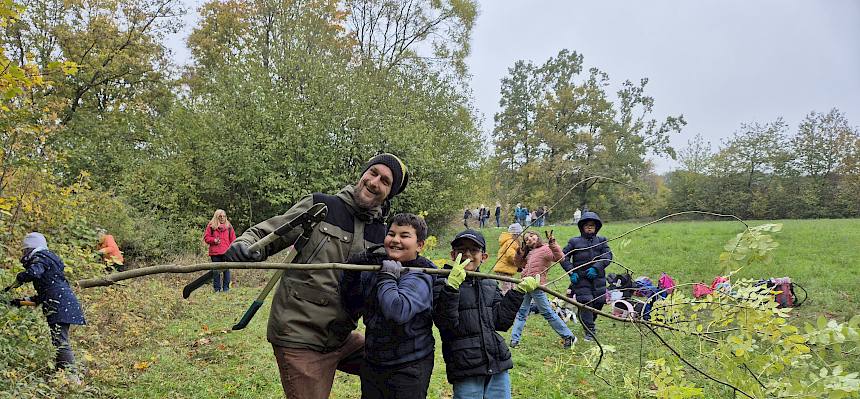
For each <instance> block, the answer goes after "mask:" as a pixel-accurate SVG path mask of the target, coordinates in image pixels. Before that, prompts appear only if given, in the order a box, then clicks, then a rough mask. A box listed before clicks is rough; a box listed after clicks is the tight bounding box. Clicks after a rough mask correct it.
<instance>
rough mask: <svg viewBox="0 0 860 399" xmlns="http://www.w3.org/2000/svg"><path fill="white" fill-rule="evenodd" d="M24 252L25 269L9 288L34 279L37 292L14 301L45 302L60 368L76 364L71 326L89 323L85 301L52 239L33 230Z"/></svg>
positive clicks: (18, 302)
mask: <svg viewBox="0 0 860 399" xmlns="http://www.w3.org/2000/svg"><path fill="white" fill-rule="evenodd" d="M23 254H24V255H23V257H22V258H21V263H22V264H23V265H24V269H25V270H24V271H23V272H21V273H18V276H16V278H15V283H14V284H13V285H11V286H9V287H8V288H6V290H9V289H12V288H15V287H19V286H21V285H22V284H24V283H28V282H32V283H33V287H34V288H35V289H36V296H34V297H32V298H30V297H24V298H21V299H14V300H12V305H15V306H21V305H22V304H25V303H27V302H33V303H35V304H36V305H42V312H43V313H44V314H45V318H46V319H47V321H48V327H49V329H50V330H51V343H52V344H54V346H55V347H56V348H57V357H56V366H57V368H58V369H66V368H73V367H74V365H75V355H74V354H73V353H72V347H71V345H70V344H69V326H70V325H72V324H76V325H82V324H86V321H85V320H84V313H83V311H81V305H80V304H79V303H78V299H77V298H76V297H75V294H74V293H73V292H72V287H71V286H69V282H68V281H67V280H66V275H65V273H63V269H64V268H65V265H64V264H63V261H62V260H61V259H60V258H59V257H58V256H57V255H56V254H54V253H53V252H51V251H50V250H48V242H47V240H45V236H43V235H42V234H40V233H36V232H33V233H30V234H27V236H26V237H24V243H23ZM72 376H73V377H72V378H75V379H77V377H76V376H74V375H72Z"/></svg>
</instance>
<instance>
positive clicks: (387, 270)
mask: <svg viewBox="0 0 860 399" xmlns="http://www.w3.org/2000/svg"><path fill="white" fill-rule="evenodd" d="M402 271H403V265H401V264H400V262H398V261H396V260H384V261H382V267H380V268H379V272H380V273H383V274H388V275H390V276H391V277H394V279H395V280H398V279H400V272H402Z"/></svg>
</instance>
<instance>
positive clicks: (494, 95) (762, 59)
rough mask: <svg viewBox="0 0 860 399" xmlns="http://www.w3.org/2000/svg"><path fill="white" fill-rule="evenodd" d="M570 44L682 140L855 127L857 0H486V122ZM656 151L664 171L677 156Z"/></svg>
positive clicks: (859, 86)
mask: <svg viewBox="0 0 860 399" xmlns="http://www.w3.org/2000/svg"><path fill="white" fill-rule="evenodd" d="M185 1H186V5H187V7H188V8H189V10H190V12H189V15H188V16H187V17H186V22H187V24H186V28H185V30H184V31H183V33H182V35H180V36H178V37H176V38H173V40H171V41H170V44H169V45H170V47H171V48H173V49H174V51H175V52H176V55H177V61H178V62H180V63H182V62H184V60H185V59H187V51H186V50H185V49H184V48H183V47H184V37H182V36H184V35H187V33H188V32H189V31H190V29H189V28H190V26H192V25H193V24H194V23H195V21H196V12H195V11H196V9H197V7H198V6H199V4H201V1H199V0H185ZM564 48H567V49H570V50H574V51H577V52H579V53H580V54H582V55H584V57H585V64H586V68H589V67H592V66H594V67H598V68H600V69H601V70H603V71H605V72H607V73H608V74H609V76H610V79H611V84H612V85H611V89H612V90H613V91H615V90H616V89H617V88H618V87H619V86H620V84H621V82H623V81H624V80H625V79H630V80H633V81H638V80H639V79H640V78H642V77H648V78H649V84H648V93H649V94H650V95H652V96H653V97H654V99H655V111H656V112H655V115H656V116H657V117H658V118H660V119H662V118H664V117H665V116H666V115H675V114H684V117H685V118H686V120H687V126H686V128H685V129H684V131H683V132H682V133H681V134H680V135H676V136H675V137H673V138H672V144H673V145H674V146H675V148H676V149H680V148H683V147H684V146H685V145H686V143H687V140H688V139H690V138H691V137H693V136H694V135H695V134H696V133H700V134H702V135H703V136H704V137H705V138H706V139H707V140H709V141H711V143H712V146H713V148H716V147H717V146H718V145H719V143H720V140H721V139H724V138H727V137H729V136H731V134H732V132H734V131H735V130H736V129H737V128H738V127H739V126H740V124H741V123H742V122H753V121H755V122H762V123H763V122H769V121H773V120H774V119H776V118H777V117H780V116H782V117H783V118H784V119H785V120H786V122H788V123H789V125H790V126H791V129H792V131H794V130H795V129H796V126H797V124H798V123H799V122H800V120H801V119H803V117H804V116H805V115H806V114H807V113H809V112H810V111H813V110H814V111H818V112H827V111H828V110H830V109H831V108H833V107H838V108H839V109H840V110H841V111H843V112H844V113H845V114H846V115H847V117H848V119H849V121H850V122H851V124H852V125H854V126H858V125H860V1H855V0H826V1H825V0H821V1H791V0H779V1H777V0H769V1H762V0H756V1H750V0H732V1H727V0H719V1H714V0H708V1H705V0H695V1H691V0H672V1H669V0H666V1H647V2H646V1H599V2H598V1H588V2H585V1H525V0H523V1H502V0H493V1H482V2H480V15H479V17H478V21H477V24H476V26H475V29H474V31H473V33H472V54H471V56H470V57H469V59H468V62H469V66H470V72H471V74H472V76H473V77H472V89H473V91H474V99H475V105H476V107H477V108H478V110H480V112H481V113H482V114H483V116H484V122H483V127H484V131H485V132H487V133H489V132H490V131H492V128H493V114H494V113H495V112H497V111H498V104H499V85H500V80H501V79H502V78H503V77H504V76H505V75H506V74H507V69H508V68H509V67H511V66H512V65H513V63H514V62H515V61H516V60H531V61H533V62H534V63H536V64H541V63H543V62H544V61H546V59H548V58H549V57H552V56H554V55H556V54H557V53H558V51H559V50H561V49H564ZM654 161H655V165H656V169H657V171H658V172H665V171H667V170H669V169H671V168H674V167H675V166H676V165H677V163H676V162H674V161H671V160H667V159H655V160H654Z"/></svg>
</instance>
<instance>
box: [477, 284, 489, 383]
mask: <svg viewBox="0 0 860 399" xmlns="http://www.w3.org/2000/svg"><path fill="white" fill-rule="evenodd" d="M472 286H473V287H475V292H476V295H477V296H478V326H479V328H480V331H479V332H478V333H479V334H480V337H481V356H483V357H484V361H485V362H486V363H487V372H488V373H490V374H492V373H493V369H491V368H490V355H489V354H488V353H487V347H486V343H485V342H484V320H483V319H484V316H483V315H484V311H485V310H484V295H483V292H481V287H482V286H483V284H482V283H481V280H478V279H474V280H472Z"/></svg>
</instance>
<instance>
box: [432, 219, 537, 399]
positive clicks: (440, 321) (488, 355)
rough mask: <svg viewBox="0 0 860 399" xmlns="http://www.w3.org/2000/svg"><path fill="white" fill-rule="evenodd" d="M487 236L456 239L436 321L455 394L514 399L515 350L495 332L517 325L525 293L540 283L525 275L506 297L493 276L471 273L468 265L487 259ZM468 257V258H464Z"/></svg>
mask: <svg viewBox="0 0 860 399" xmlns="http://www.w3.org/2000/svg"><path fill="white" fill-rule="evenodd" d="M486 247H487V245H486V241H485V240H484V236H483V235H481V233H479V232H477V231H474V230H465V231H462V232H460V233H459V234H457V235H456V236H455V237H454V240H453V241H451V259H454V260H455V263H457V264H456V265H454V267H453V268H451V267H450V266H446V268H451V269H452V270H451V274H450V275H449V276H448V278H447V283H446V284H445V285H444V287H443V288H442V289H441V290H440V291H439V294H438V300H437V303H436V304H435V308H434V316H433V319H434V322H435V323H436V326H437V327H438V328H439V332H440V335H441V336H442V356H443V357H444V358H445V366H446V372H447V374H448V382H450V383H451V385H453V386H454V399H473V398H474V399H483V398H493V399H497V398H498V399H509V398H510V397H511V380H510V376H509V375H508V370H510V369H511V368H513V366H514V364H513V361H512V360H511V351H510V350H509V349H508V345H507V343H505V339H504V338H502V336H501V335H499V333H497V332H496V331H507V330H508V329H510V328H511V325H513V322H514V318H515V317H516V315H517V310H519V308H520V305H521V304H522V302H523V295H524V293H526V292H531V291H533V290H534V289H535V288H536V287H537V285H538V283H537V280H535V278H534V277H526V278H525V279H523V282H522V283H520V284H519V285H517V287H516V288H515V289H512V290H509V291H508V292H507V294H505V296H504V297H503V296H502V293H501V291H500V290H499V287H498V284H497V283H496V281H494V280H489V279H487V280H484V279H479V278H474V277H469V278H466V270H469V271H478V270H479V268H480V266H481V264H482V263H484V262H485V261H486V260H487V251H486ZM461 257H462V258H465V260H466V261H468V265H467V264H466V262H463V263H460V262H459V260H460V259H461Z"/></svg>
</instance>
